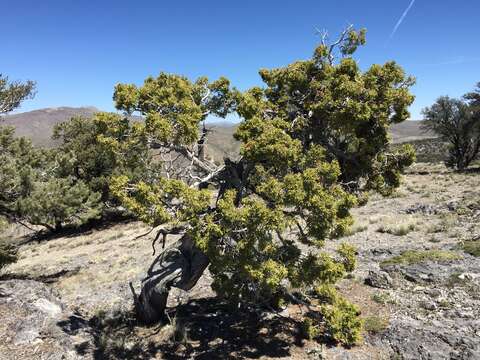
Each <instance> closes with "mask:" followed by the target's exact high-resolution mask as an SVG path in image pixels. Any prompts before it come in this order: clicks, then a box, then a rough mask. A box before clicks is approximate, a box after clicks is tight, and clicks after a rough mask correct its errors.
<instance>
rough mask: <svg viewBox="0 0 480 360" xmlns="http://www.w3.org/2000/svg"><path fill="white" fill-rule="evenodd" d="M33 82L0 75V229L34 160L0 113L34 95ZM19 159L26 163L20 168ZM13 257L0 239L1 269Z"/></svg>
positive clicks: (10, 250) (5, 112) (2, 113)
mask: <svg viewBox="0 0 480 360" xmlns="http://www.w3.org/2000/svg"><path fill="white" fill-rule="evenodd" d="M34 91H35V83H34V82H32V81H27V82H25V83H21V82H18V81H16V82H15V81H14V82H11V81H9V80H8V77H6V76H4V75H2V74H0V231H1V225H3V223H4V222H5V219H11V218H12V216H14V213H13V212H12V208H11V205H12V203H13V202H14V201H15V200H16V198H17V197H18V195H19V194H20V193H21V192H22V191H23V190H22V189H24V188H25V186H28V172H29V170H28V167H29V162H31V161H34V159H32V156H31V153H30V152H29V149H30V144H29V143H28V141H26V140H24V139H20V140H16V139H14V136H13V134H14V129H13V128H10V127H5V126H3V125H2V124H1V121H2V119H1V116H2V115H5V114H7V113H9V112H11V111H13V110H15V109H16V108H18V107H19V106H20V104H21V102H22V101H23V100H25V99H28V98H31V97H32V96H33V95H34ZM22 162H25V167H24V168H23V171H20V170H21V167H20V166H21V165H22ZM15 260H16V249H15V248H14V247H13V246H12V245H10V244H7V243H6V242H5V241H4V239H0V270H1V269H2V268H3V267H4V266H5V265H7V264H9V263H11V262H14V261H15Z"/></svg>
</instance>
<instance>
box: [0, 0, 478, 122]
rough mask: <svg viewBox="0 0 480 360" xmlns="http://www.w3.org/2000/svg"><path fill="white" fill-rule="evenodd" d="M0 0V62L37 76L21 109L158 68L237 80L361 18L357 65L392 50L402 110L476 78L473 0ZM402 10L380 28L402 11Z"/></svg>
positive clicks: (90, 99)
mask: <svg viewBox="0 0 480 360" xmlns="http://www.w3.org/2000/svg"><path fill="white" fill-rule="evenodd" d="M411 4H412V0H390V1H385V0H382V1H380V0H362V1H358V0H348V1H347V0H336V1H332V0H330V1H322V0H317V1H310V0H296V1H261V0H257V1H249V0H243V1H235V2H233V1H225V0H224V1H209V0H205V1H182V0H177V1H169V0H164V1H160V0H158V1H153V0H152V1H146V0H143V1H142V0H137V1H133V0H132V1H125V0H116V1H106V0H105V1H102V0H98V1H78V0H77V1H75V0H58V1H54V0H42V1H38V0H35V1H34V0H29V1H26V0H11V1H6V0H0V13H1V14H2V16H1V21H0V44H1V46H0V72H2V73H4V74H6V75H8V76H9V77H10V78H11V79H18V80H25V79H32V80H35V81H37V84H38V94H37V96H36V97H35V99H34V100H30V101H28V102H26V103H25V104H24V105H23V107H22V109H21V111H27V110H33V109H37V108H43V107H55V106H96V107H97V108H99V109H102V110H113V103H112V92H113V86H114V85H115V84H116V83H118V82H128V83H130V82H131V83H137V84H141V83H142V82H143V79H144V78H145V77H147V76H148V75H156V74H158V73H159V72H160V71H167V72H172V73H180V74H184V75H186V76H188V77H190V78H192V79H193V78H196V77H197V76H200V75H206V76H208V77H209V78H212V79H214V78H217V77H218V76H221V75H224V76H226V77H228V78H229V79H230V80H231V81H232V83H233V85H235V86H236V87H238V88H240V89H242V90H243V89H247V88H249V87H251V86H254V85H259V84H261V81H260V78H259V76H258V69H260V68H271V67H278V66H282V65H286V64H288V63H290V62H292V61H294V60H298V59H305V58H308V57H310V55H311V53H312V51H313V49H314V48H315V46H316V44H317V43H318V40H319V39H318V36H316V35H315V28H320V29H324V28H325V29H328V30H329V32H330V33H331V34H332V35H333V34H335V33H337V32H338V31H340V30H341V29H342V28H343V27H344V26H345V25H347V24H349V23H353V24H354V25H355V26H357V27H366V28H367V31H368V32H367V45H366V46H365V47H363V48H362V49H361V50H360V51H359V52H358V53H357V58H358V59H359V60H360V64H361V66H362V67H363V68H366V67H368V66H369V65H371V64H373V63H383V62H385V61H387V60H391V59H394V60H396V61H397V62H398V63H399V64H401V65H402V66H403V67H404V68H405V70H406V71H407V72H408V73H409V74H411V75H414V76H415V77H416V78H417V85H415V87H414V88H413V89H412V91H413V93H414V94H415V95H416V97H417V98H416V101H415V103H414V105H413V106H412V107H411V112H412V118H413V119H418V118H420V117H421V116H420V110H421V109H422V108H423V107H425V106H428V105H430V104H431V103H432V102H433V101H434V100H435V99H436V98H437V97H438V96H440V95H444V94H446V95H451V96H460V95H462V94H463V93H465V92H467V91H469V90H471V89H472V88H473V86H474V84H475V83H476V82H478V81H480V46H479V35H480V30H479V28H478V19H479V17H478V14H480V1H478V0H456V1H453V0H441V1H440V0H415V1H413V5H411ZM409 5H411V8H410V10H409V12H408V13H407V14H406V16H405V17H404V19H403V21H402V22H401V23H400V24H399V25H398V26H397V30H396V32H395V33H394V34H393V36H392V31H393V29H394V28H395V26H396V24H398V21H399V19H400V17H401V16H402V14H403V13H404V12H405V10H406V9H407V8H408V7H409Z"/></svg>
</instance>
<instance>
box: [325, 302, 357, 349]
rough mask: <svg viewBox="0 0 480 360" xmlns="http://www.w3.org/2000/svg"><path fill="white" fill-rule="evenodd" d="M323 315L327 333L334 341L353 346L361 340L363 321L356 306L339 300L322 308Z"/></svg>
mask: <svg viewBox="0 0 480 360" xmlns="http://www.w3.org/2000/svg"><path fill="white" fill-rule="evenodd" d="M322 315H323V317H324V321H325V327H326V331H327V333H328V334H329V335H330V336H331V338H332V339H333V340H335V341H338V342H340V343H342V344H345V345H349V346H351V345H355V344H356V343H357V342H358V341H359V340H360V339H361V335H360V333H361V331H362V325H363V321H362V320H361V319H360V318H359V315H360V310H359V309H358V307H357V306H356V305H354V304H351V303H349V302H348V301H347V300H345V299H343V298H338V299H337V301H336V302H334V303H333V304H332V305H324V306H322Z"/></svg>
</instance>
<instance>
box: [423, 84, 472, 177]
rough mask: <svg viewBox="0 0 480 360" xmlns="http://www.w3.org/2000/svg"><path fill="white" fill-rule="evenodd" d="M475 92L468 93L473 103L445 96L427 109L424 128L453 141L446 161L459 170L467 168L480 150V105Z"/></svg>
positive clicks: (448, 140)
mask: <svg viewBox="0 0 480 360" xmlns="http://www.w3.org/2000/svg"><path fill="white" fill-rule="evenodd" d="M475 94H476V93H471V94H469V95H466V97H467V99H470V104H469V103H467V102H465V101H463V100H459V99H452V98H449V97H448V96H442V97H440V98H438V99H437V101H436V102H435V104H433V105H432V106H430V107H427V108H425V109H424V110H423V116H424V123H423V128H424V129H426V130H432V131H434V132H436V133H437V134H439V135H440V136H441V137H442V139H443V140H444V141H447V142H448V143H449V148H448V157H447V159H446V161H445V165H446V166H448V167H451V168H455V169H457V170H464V169H466V168H467V167H468V166H469V165H470V163H471V162H472V161H473V160H475V158H477V156H478V154H479V152H480V107H479V106H478V100H475V99H476V98H475ZM477 95H478V94H477Z"/></svg>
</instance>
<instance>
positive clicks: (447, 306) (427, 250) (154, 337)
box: [0, 164, 480, 359]
mask: <svg viewBox="0 0 480 360" xmlns="http://www.w3.org/2000/svg"><path fill="white" fill-rule="evenodd" d="M354 214H355V219H356V224H355V225H354V226H353V228H352V230H351V234H350V235H349V236H347V237H345V238H343V239H340V240H338V241H337V240H336V241H334V242H329V243H328V245H327V248H331V249H333V248H334V247H335V246H336V245H337V244H338V242H339V241H349V242H351V243H353V244H355V245H356V246H357V248H358V255H359V259H358V260H359V266H358V268H357V270H355V272H354V273H353V274H352V276H351V277H349V278H348V279H345V280H343V281H342V282H341V284H340V285H339V288H340V290H341V291H342V292H343V293H344V294H345V295H346V296H347V297H348V298H349V299H351V300H352V301H353V302H355V303H357V304H358V305H359V306H360V308H361V310H362V317H363V318H364V319H365V331H364V339H363V341H362V343H361V344H359V345H358V346H355V347H352V348H350V349H346V348H343V347H339V346H334V345H333V344H328V343H325V342H322V340H319V341H305V340H301V339H300V337H299V333H298V326H297V324H296V322H295V320H296V318H297V317H298V316H299V315H300V314H301V312H302V311H304V310H303V309H302V308H301V307H300V306H297V305H295V306H290V307H289V308H287V309H286V310H285V311H284V312H283V313H282V314H281V316H274V315H272V314H269V313H258V312H253V311H252V312H249V311H248V310H240V311H239V310H238V309H233V310H232V309H231V308H229V307H228V306H227V305H225V304H222V303H220V302H219V301H217V300H216V299H215V297H214V295H215V294H214V293H213V292H212V290H211V289H210V286H209V285H210V281H211V279H210V278H209V276H208V274H207V275H206V276H204V278H202V280H201V281H200V282H199V284H197V286H196V287H195V288H194V289H193V290H192V291H191V292H190V293H189V294H186V293H181V292H177V293H174V294H172V295H173V296H171V298H170V300H169V301H170V306H171V311H170V312H169V315H170V318H171V324H169V325H164V326H161V325H159V326H156V327H150V328H146V327H141V326H138V325H137V324H136V323H135V319H134V318H133V316H132V313H131V304H132V296H131V291H130V288H129V282H132V285H133V286H134V287H135V288H136V289H138V286H139V283H140V280H141V278H142V275H143V274H144V273H145V271H146V269H147V268H148V266H149V262H150V261H151V260H152V259H153V257H152V248H151V235H147V236H144V237H138V236H139V235H142V234H143V233H145V232H146V231H147V229H146V228H145V227H144V226H143V225H141V224H139V223H136V222H135V223H123V224H116V225H113V226H110V227H105V228H102V229H95V230H91V231H89V232H86V233H85V232H84V233H81V234H70V235H62V236H59V237H56V238H50V239H38V241H37V240H30V241H29V242H26V240H28V239H29V237H28V234H27V233H22V232H20V231H16V232H13V233H10V234H9V235H10V236H11V237H12V238H16V239H17V241H20V242H26V243H25V244H24V245H22V246H21V248H20V260H19V261H18V262H17V263H16V264H13V265H11V266H9V267H8V268H7V270H6V273H5V274H4V275H3V279H2V280H0V318H1V319H2V321H0V358H1V359H188V358H192V359H217V358H218V359H230V358H246V359H274V358H275V359H277V358H278V359H480V257H476V256H480V173H478V172H471V173H467V174H456V173H452V172H450V171H447V170H446V169H445V168H444V167H443V166H442V165H426V164H417V165H415V166H414V167H412V168H411V170H410V171H409V173H408V174H407V176H406V178H405V182H404V184H403V185H402V187H401V188H400V189H399V190H398V191H397V193H396V194H395V195H394V196H392V197H390V198H382V197H380V196H376V195H375V196H372V197H371V199H370V201H369V202H368V204H367V205H366V206H363V207H360V208H357V209H355V210H354ZM172 240H173V238H172ZM176 305H179V306H178V307H175V306H176ZM175 309H176V311H175Z"/></svg>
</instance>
